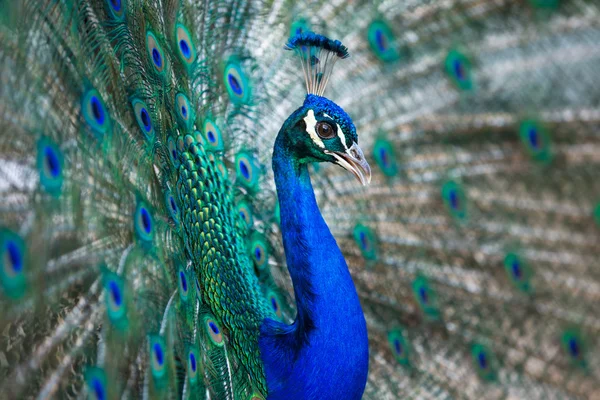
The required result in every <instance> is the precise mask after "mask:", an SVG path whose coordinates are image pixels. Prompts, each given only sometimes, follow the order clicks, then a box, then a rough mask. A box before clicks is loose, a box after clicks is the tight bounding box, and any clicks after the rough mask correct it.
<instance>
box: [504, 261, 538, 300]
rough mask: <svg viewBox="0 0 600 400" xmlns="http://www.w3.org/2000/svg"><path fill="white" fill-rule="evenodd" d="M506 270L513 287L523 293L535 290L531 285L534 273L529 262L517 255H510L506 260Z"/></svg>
mask: <svg viewBox="0 0 600 400" xmlns="http://www.w3.org/2000/svg"><path fill="white" fill-rule="evenodd" d="M504 269H505V270H506V274H507V275H508V277H509V279H510V280H511V282H512V284H513V286H515V287H516V288H517V289H519V290H521V291H522V292H530V291H532V290H533V288H532V285H531V276H532V271H531V269H530V267H529V264H528V263H527V261H526V260H525V259H523V258H521V257H520V256H519V255H517V254H516V253H508V254H507V255H506V257H505V258H504Z"/></svg>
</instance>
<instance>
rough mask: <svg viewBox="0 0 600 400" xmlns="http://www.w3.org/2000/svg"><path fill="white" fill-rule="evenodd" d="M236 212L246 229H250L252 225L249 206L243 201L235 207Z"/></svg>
mask: <svg viewBox="0 0 600 400" xmlns="http://www.w3.org/2000/svg"><path fill="white" fill-rule="evenodd" d="M237 211H238V214H239V215H240V217H242V219H243V220H244V222H245V224H246V227H248V228H249V227H251V226H252V223H253V218H252V211H251V209H250V206H249V204H248V203H246V202H245V201H242V202H240V203H239V204H238V205H237Z"/></svg>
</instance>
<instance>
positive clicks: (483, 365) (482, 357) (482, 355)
mask: <svg viewBox="0 0 600 400" xmlns="http://www.w3.org/2000/svg"><path fill="white" fill-rule="evenodd" d="M477 358H478V359H479V365H480V366H481V368H483V369H486V368H487V358H486V356H485V353H479V354H478V356H477Z"/></svg>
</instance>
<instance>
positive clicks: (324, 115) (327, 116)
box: [323, 113, 333, 119]
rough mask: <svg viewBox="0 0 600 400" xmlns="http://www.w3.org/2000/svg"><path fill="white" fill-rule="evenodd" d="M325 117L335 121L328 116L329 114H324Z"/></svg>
mask: <svg viewBox="0 0 600 400" xmlns="http://www.w3.org/2000/svg"><path fill="white" fill-rule="evenodd" d="M323 116H324V117H327V118H329V119H333V118H331V117H330V116H329V115H327V114H325V113H323Z"/></svg>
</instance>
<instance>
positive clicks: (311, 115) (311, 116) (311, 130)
mask: <svg viewBox="0 0 600 400" xmlns="http://www.w3.org/2000/svg"><path fill="white" fill-rule="evenodd" d="M304 123H305V124H306V133H308V135H309V136H310V138H311V139H312V141H313V142H315V144H316V145H317V146H319V147H320V148H322V149H324V148H325V144H323V141H322V140H321V138H319V135H317V131H316V130H315V128H316V126H317V119H316V118H315V112H314V111H313V110H308V112H307V113H306V117H304Z"/></svg>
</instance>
